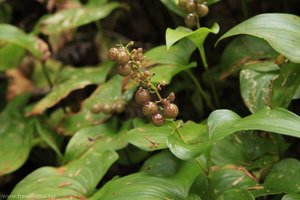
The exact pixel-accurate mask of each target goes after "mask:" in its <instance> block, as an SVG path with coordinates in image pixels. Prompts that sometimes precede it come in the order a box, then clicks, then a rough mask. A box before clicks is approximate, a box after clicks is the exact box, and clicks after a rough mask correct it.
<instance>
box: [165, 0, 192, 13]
mask: <svg viewBox="0 0 300 200" xmlns="http://www.w3.org/2000/svg"><path fill="white" fill-rule="evenodd" d="M160 1H161V2H162V3H163V4H164V5H165V6H166V7H167V8H168V9H169V10H170V11H172V12H174V13H175V14H177V15H179V16H180V17H185V16H186V15H187V13H186V12H185V11H183V10H182V9H181V8H180V7H179V6H178V0H160Z"/></svg>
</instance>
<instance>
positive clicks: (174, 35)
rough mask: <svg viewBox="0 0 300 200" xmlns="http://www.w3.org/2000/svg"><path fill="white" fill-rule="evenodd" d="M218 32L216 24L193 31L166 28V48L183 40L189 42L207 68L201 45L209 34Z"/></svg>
mask: <svg viewBox="0 0 300 200" xmlns="http://www.w3.org/2000/svg"><path fill="white" fill-rule="evenodd" d="M219 30H220V27H219V25H218V24H214V25H213V26H212V27H211V28H206V27H203V28H199V29H197V30H195V31H192V30H191V29H188V28H185V27H177V28H176V29H171V28H168V29H167V31H166V46H167V48H168V49H169V48H170V47H171V46H172V45H174V44H175V43H176V42H178V41H179V40H181V39H183V38H188V39H189V40H191V41H192V42H193V43H194V44H195V45H196V46H197V48H198V49H199V51H200V55H201V58H202V62H203V64H204V67H206V68H207V62H206V56H205V51H204V46H203V43H204V41H205V39H206V37H207V36H208V34H209V33H214V34H217V33H218V32H219Z"/></svg>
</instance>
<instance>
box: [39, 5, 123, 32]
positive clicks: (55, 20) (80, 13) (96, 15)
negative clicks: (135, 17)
mask: <svg viewBox="0 0 300 200" xmlns="http://www.w3.org/2000/svg"><path fill="white" fill-rule="evenodd" d="M118 7H120V3H117V2H111V3H107V4H105V5H101V6H99V7H91V6H87V7H81V8H72V9H65V10H62V11H59V12H56V13H55V14H52V15H49V16H47V17H45V18H44V19H42V21H41V22H40V30H41V32H42V33H44V34H46V35H52V34H57V33H60V32H62V31H66V30H69V29H72V28H76V27H79V26H82V25H85V24H89V23H91V22H93V21H97V20H99V19H103V18H105V17H106V16H108V15H109V14H110V13H111V12H112V11H113V10H114V9H116V8H118Z"/></svg>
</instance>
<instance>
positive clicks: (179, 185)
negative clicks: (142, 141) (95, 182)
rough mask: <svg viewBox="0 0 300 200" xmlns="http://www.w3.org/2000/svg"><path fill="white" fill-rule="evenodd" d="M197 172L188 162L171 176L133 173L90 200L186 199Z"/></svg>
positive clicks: (103, 188) (109, 185)
mask: <svg viewBox="0 0 300 200" xmlns="http://www.w3.org/2000/svg"><path fill="white" fill-rule="evenodd" d="M199 171H200V169H199V167H198V165H197V163H196V162H194V161H189V162H184V163H182V164H181V165H180V166H179V167H178V170H177V171H176V173H175V174H174V175H172V176H166V177H160V176H155V175H150V174H147V173H145V172H139V173H134V174H131V175H128V176H124V177H122V178H119V179H114V180H111V181H110V182H108V183H106V184H105V185H104V186H103V187H102V188H101V189H100V190H99V191H98V192H97V193H96V194H95V195H94V196H93V198H92V199H95V200H96V199H101V200H111V199H114V200H119V199H122V200H132V199H143V200H153V199H186V198H187V196H188V194H189V189H190V187H191V185H192V183H193V181H194V180H195V178H196V177H197V176H198V174H199Z"/></svg>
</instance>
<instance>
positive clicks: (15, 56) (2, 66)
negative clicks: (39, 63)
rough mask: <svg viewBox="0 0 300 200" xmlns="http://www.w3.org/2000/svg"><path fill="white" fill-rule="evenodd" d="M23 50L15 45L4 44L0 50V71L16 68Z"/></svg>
mask: <svg viewBox="0 0 300 200" xmlns="http://www.w3.org/2000/svg"><path fill="white" fill-rule="evenodd" d="M24 53H25V51H24V49H23V48H22V47H20V46H18V45H16V44H9V43H7V44H5V45H4V46H2V47H1V48H0V71H4V70H7V69H10V68H14V67H18V65H19V64H20V62H21V60H22V58H23V56H24Z"/></svg>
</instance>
